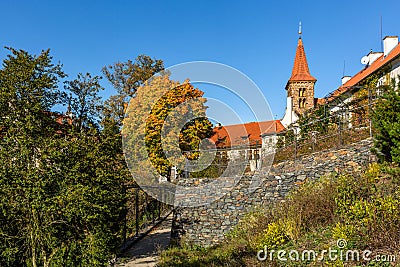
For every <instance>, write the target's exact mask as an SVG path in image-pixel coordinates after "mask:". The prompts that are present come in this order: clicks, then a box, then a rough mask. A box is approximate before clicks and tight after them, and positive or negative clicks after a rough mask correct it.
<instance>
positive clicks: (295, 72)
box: [289, 38, 317, 81]
mask: <svg viewBox="0 0 400 267" xmlns="http://www.w3.org/2000/svg"><path fill="white" fill-rule="evenodd" d="M316 80H317V79H315V78H314V77H313V76H311V74H310V70H309V68H308V63H307V57H306V53H305V52H304V46H303V41H302V40H301V38H299V41H298V42H297V50H296V57H295V58H294V64H293V69H292V76H291V77H290V79H289V81H316Z"/></svg>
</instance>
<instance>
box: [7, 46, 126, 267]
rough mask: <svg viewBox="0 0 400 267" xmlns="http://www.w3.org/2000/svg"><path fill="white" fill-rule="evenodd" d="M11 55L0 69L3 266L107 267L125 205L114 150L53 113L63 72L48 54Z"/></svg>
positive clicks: (93, 131) (59, 97)
mask: <svg viewBox="0 0 400 267" xmlns="http://www.w3.org/2000/svg"><path fill="white" fill-rule="evenodd" d="M9 50H10V51H11V54H10V55H8V57H7V58H6V60H4V62H3V68H2V69H0V129H1V133H0V147H1V149H0V162H1V164H0V211H1V212H0V265H1V266H105V265H107V262H108V260H109V259H110V258H111V257H112V256H113V255H114V254H115V253H116V251H117V249H118V247H119V245H120V242H121V222H122V220H121V218H122V217H123V215H124V212H125V201H126V198H125V194H124V192H125V188H124V179H125V178H126V176H125V173H124V172H123V171H121V170H122V169H123V168H121V167H120V166H121V165H120V159H119V158H118V157H117V156H116V155H115V154H114V152H113V151H114V148H115V146H114V144H113V143H112V142H110V141H109V138H108V137H107V135H102V133H99V129H97V128H95V127H92V126H90V127H88V128H87V131H86V132H85V133H82V132H79V131H75V129H74V128H73V127H72V126H71V125H69V124H65V125H63V124H60V123H58V122H57V121H58V118H60V116H61V115H59V114H56V113H54V112H50V110H51V108H52V107H53V106H54V104H56V103H62V101H63V98H62V94H61V92H60V90H59V89H58V83H59V79H60V78H63V77H65V74H64V73H63V72H62V70H61V65H59V64H58V65H53V64H52V58H51V56H50V55H49V51H43V52H42V53H41V54H40V55H39V56H32V55H30V54H28V53H27V52H25V51H23V50H15V49H12V48H9ZM93 97H94V98H96V97H97V96H96V95H94V96H93ZM92 112H93V113H92ZM87 114H94V111H92V110H90V111H88V113H87ZM61 117H62V116H61ZM87 119H88V120H91V119H92V118H90V117H88V118H87Z"/></svg>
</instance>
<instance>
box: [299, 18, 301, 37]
mask: <svg viewBox="0 0 400 267" xmlns="http://www.w3.org/2000/svg"><path fill="white" fill-rule="evenodd" d="M301 33H302V31H301V21H300V22H299V38H301Z"/></svg>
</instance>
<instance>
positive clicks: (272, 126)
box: [211, 120, 285, 148]
mask: <svg viewBox="0 0 400 267" xmlns="http://www.w3.org/2000/svg"><path fill="white" fill-rule="evenodd" d="M284 130H285V127H284V126H283V125H282V123H281V122H280V120H273V121H262V122H249V123H245V124H235V125H227V126H217V127H215V128H214V134H213V136H212V137H211V140H212V141H213V142H214V143H215V145H216V146H217V147H218V148H229V147H235V146H240V145H244V144H246V143H247V142H248V143H249V145H250V146H257V145H260V146H261V144H262V140H261V135H266V134H276V133H280V132H282V131H284Z"/></svg>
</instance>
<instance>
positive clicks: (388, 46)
mask: <svg viewBox="0 0 400 267" xmlns="http://www.w3.org/2000/svg"><path fill="white" fill-rule="evenodd" d="M398 43H399V37H398V36H386V37H385V38H383V55H384V56H385V57H386V56H387V55H388V54H389V53H390V51H392V50H393V48H395V47H396V46H397V44H398Z"/></svg>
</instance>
